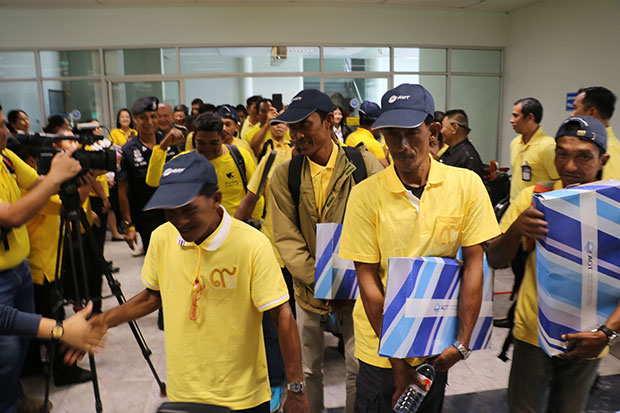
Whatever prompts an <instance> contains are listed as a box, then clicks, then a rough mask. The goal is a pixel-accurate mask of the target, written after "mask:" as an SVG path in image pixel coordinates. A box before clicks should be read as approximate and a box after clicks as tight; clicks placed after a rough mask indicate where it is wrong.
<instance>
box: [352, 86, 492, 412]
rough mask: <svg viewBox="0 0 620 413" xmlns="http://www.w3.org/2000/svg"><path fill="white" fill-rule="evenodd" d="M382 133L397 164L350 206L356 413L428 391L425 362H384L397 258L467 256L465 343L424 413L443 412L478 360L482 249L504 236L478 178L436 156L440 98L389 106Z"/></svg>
mask: <svg viewBox="0 0 620 413" xmlns="http://www.w3.org/2000/svg"><path fill="white" fill-rule="evenodd" d="M381 109H382V112H381V116H380V117H379V118H378V119H377V121H376V122H375V124H374V127H375V128H381V130H382V133H383V136H384V138H385V141H386V143H387V145H388V147H389V149H390V154H391V155H392V159H393V160H394V162H393V164H392V165H390V166H389V167H388V168H386V169H384V170H383V171H381V172H380V173H378V174H376V175H375V176H372V177H370V178H368V179H367V180H365V181H364V182H362V183H361V184H359V185H358V186H356V187H355V188H353V190H352V191H351V195H350V197H349V202H348V204H347V213H346V215H345V218H344V224H343V229H342V237H341V240H340V257H342V258H345V259H349V260H352V261H354V262H355V270H356V273H357V279H358V282H359V287H360V298H361V300H357V302H356V303H355V309H354V312H353V319H354V324H355V340H356V345H355V355H356V357H357V358H358V359H359V361H360V370H359V375H358V379H357V398H356V400H355V411H360V412H361V411H365V412H388V411H391V409H392V408H393V406H394V403H395V402H396V400H397V399H398V397H399V396H400V395H401V394H402V393H403V392H404V391H405V390H406V389H407V387H408V386H409V385H410V384H416V385H418V386H421V387H422V388H426V387H427V385H426V384H424V382H423V381H422V380H421V379H420V378H419V377H418V375H417V373H416V371H415V368H414V367H415V366H418V365H419V364H421V363H422V362H424V359H396V358H389V359H388V358H387V357H381V356H379V355H378V349H379V337H380V335H381V323H382V314H383V304H384V294H385V293H384V292H385V290H386V285H387V279H388V277H389V274H388V259H389V258H391V257H424V256H430V257H450V258H454V257H455V256H456V253H457V251H458V249H459V247H461V248H462V251H463V272H462V284H461V290H460V294H459V297H460V298H459V311H458V317H459V329H458V335H457V341H456V342H455V343H454V344H453V345H452V346H450V347H448V348H447V349H445V350H444V351H443V352H442V353H441V354H439V355H438V356H437V357H436V358H433V359H431V360H427V362H429V363H431V364H434V366H435V369H436V371H437V376H436V378H435V380H434V382H433V384H432V386H431V387H430V391H429V393H428V394H427V395H426V397H425V398H424V401H423V402H422V405H421V406H420V409H419V410H418V411H419V412H425V413H427V412H440V411H441V407H442V404H443V398H444V389H445V385H446V381H447V375H448V373H447V371H448V369H449V368H450V367H451V366H452V365H454V364H455V363H457V362H458V361H459V360H462V359H464V358H467V357H468V356H469V353H470V350H468V348H469V340H470V337H471V333H472V329H473V327H474V324H475V323H476V320H477V318H478V312H479V310H480V305H481V300H482V284H483V275H482V268H483V254H484V248H483V244H484V242H486V241H487V240H489V239H491V238H494V237H496V236H497V235H499V228H498V227H497V221H496V220H495V215H494V213H493V208H492V206H491V202H490V200H489V196H488V195H487V192H486V190H485V187H484V185H483V183H482V180H481V179H480V177H479V176H478V175H476V174H475V173H474V172H472V171H470V170H467V169H463V168H456V167H451V166H448V165H444V164H441V163H439V162H437V161H435V160H434V159H433V158H432V157H431V155H430V153H429V142H430V139H431V137H432V136H437V134H438V133H439V129H440V125H439V123H436V122H433V113H434V110H435V109H434V103H433V97H432V96H431V94H430V93H429V92H428V91H427V90H426V89H424V88H423V87H422V86H420V85H415V84H402V85H400V86H398V87H396V88H394V89H392V90H390V91H388V92H387V93H386V94H385V95H383V98H382V99H381Z"/></svg>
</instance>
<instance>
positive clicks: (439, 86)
mask: <svg viewBox="0 0 620 413" xmlns="http://www.w3.org/2000/svg"><path fill="white" fill-rule="evenodd" d="M403 83H418V84H420V85H422V86H424V87H425V88H426V90H428V91H429V92H431V95H432V96H433V101H434V102H435V110H440V111H442V112H445V111H446V76H442V75H394V87H396V86H398V85H400V84H403Z"/></svg>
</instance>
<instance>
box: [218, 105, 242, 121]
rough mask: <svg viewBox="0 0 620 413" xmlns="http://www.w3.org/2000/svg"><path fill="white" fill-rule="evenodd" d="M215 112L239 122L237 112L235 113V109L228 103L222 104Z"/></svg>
mask: <svg viewBox="0 0 620 413" xmlns="http://www.w3.org/2000/svg"><path fill="white" fill-rule="evenodd" d="M217 114H218V115H220V117H221V118H222V119H232V120H234V121H235V122H237V123H239V113H237V109H235V108H233V107H232V106H230V105H222V106H220V107H219V109H218V110H217Z"/></svg>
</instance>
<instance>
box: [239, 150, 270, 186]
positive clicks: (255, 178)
mask: <svg viewBox="0 0 620 413" xmlns="http://www.w3.org/2000/svg"><path fill="white" fill-rule="evenodd" d="M268 155H269V154H267V155H265V156H263V159H261V160H260V162H259V163H258V166H257V167H256V170H255V171H254V174H252V178H251V179H248V191H250V192H252V193H253V194H256V192H257V191H258V186H259V185H260V179H261V177H262V176H263V171H264V170H265V165H266V164H267V159H269V156H268ZM244 159H245V158H244Z"/></svg>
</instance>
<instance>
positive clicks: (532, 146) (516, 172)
mask: <svg viewBox="0 0 620 413" xmlns="http://www.w3.org/2000/svg"><path fill="white" fill-rule="evenodd" d="M526 163H527V165H528V166H529V167H530V168H531V170H532V173H531V177H530V180H529V181H524V180H523V174H522V168H521V167H522V166H523V165H525V164H526ZM510 167H511V168H512V178H511V180H510V201H512V200H514V199H515V198H516V197H517V195H519V193H520V192H521V191H523V190H524V189H525V188H527V187H528V186H532V185H535V184H537V183H539V182H547V181H555V180H556V179H559V177H560V176H559V175H558V171H557V170H556V169H555V139H553V138H552V137H551V136H549V135H547V134H546V133H545V132H544V131H543V130H542V128H541V127H540V126H539V127H538V129H537V130H536V132H535V133H534V135H533V136H532V138H531V139H530V141H529V142H528V143H527V144H525V143H523V135H519V136H517V137H516V138H514V139H513V140H512V142H510Z"/></svg>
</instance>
